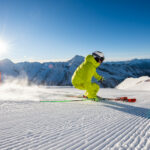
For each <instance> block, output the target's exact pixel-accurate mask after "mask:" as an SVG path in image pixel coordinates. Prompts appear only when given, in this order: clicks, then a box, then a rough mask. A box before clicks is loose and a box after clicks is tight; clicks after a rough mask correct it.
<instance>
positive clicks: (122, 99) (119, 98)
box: [103, 97, 136, 103]
mask: <svg viewBox="0 0 150 150" xmlns="http://www.w3.org/2000/svg"><path fill="white" fill-rule="evenodd" d="M103 99H104V100H114V101H122V102H129V103H134V102H136V98H128V97H117V98H103Z"/></svg>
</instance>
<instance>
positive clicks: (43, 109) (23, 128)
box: [0, 80, 150, 150]
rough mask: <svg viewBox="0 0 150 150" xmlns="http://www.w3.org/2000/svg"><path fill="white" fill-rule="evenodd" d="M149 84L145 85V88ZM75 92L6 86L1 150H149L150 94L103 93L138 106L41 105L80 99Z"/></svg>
mask: <svg viewBox="0 0 150 150" xmlns="http://www.w3.org/2000/svg"><path fill="white" fill-rule="evenodd" d="M144 83H145V82H144ZM83 92H84V91H80V90H77V89H74V88H73V87H57V86H53V87H49V86H37V85H31V86H28V83H27V81H26V80H21V81H18V80H15V81H11V82H7V83H5V84H1V86H0V93H1V94H0V149H1V150H8V149H17V150H20V149H21V150H25V149H32V150H37V149H38V150H47V149H49V150H75V149H76V150H84V149H87V150H102V149H104V150H107V149H112V150H126V149H129V150H133V149H136V150H149V149H150V92H149V91H136V90H134V91H132V90H120V89H110V88H106V89H100V91H99V93H98V95H99V96H103V97H119V96H128V97H131V98H134V97H135V98H137V102H136V103H126V102H116V101H101V102H91V101H83V102H81V101H79V102H66V103H61V102H58V103H52V102H43V103H42V102H39V101H40V100H64V99H65V100H66V99H72V100H73V99H76V98H71V97H68V95H82V94H83Z"/></svg>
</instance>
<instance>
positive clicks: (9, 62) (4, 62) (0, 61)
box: [0, 58, 14, 65]
mask: <svg viewBox="0 0 150 150" xmlns="http://www.w3.org/2000/svg"><path fill="white" fill-rule="evenodd" d="M0 64H8V65H10V64H14V63H13V62H12V61H11V60H10V59H8V58H6V59H3V60H0Z"/></svg>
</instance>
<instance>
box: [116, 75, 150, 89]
mask: <svg viewBox="0 0 150 150" xmlns="http://www.w3.org/2000/svg"><path fill="white" fill-rule="evenodd" d="M116 88H117V89H128V90H143V91H144V90H146V91H150V77H148V76H143V77H140V78H127V79H125V80H124V81H123V82H122V83H120V84H119V85H118V86H117V87H116Z"/></svg>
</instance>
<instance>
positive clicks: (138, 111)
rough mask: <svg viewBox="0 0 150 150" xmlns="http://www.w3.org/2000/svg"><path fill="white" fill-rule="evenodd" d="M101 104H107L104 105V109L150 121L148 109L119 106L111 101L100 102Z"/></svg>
mask: <svg viewBox="0 0 150 150" xmlns="http://www.w3.org/2000/svg"><path fill="white" fill-rule="evenodd" d="M102 103H105V104H107V105H104V106H105V107H108V108H112V109H115V110H118V111H122V112H125V113H128V114H131V115H135V116H139V117H142V118H146V119H150V109H148V108H142V107H136V106H131V105H127V104H121V103H117V102H113V101H102ZM108 104H109V105H108Z"/></svg>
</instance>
